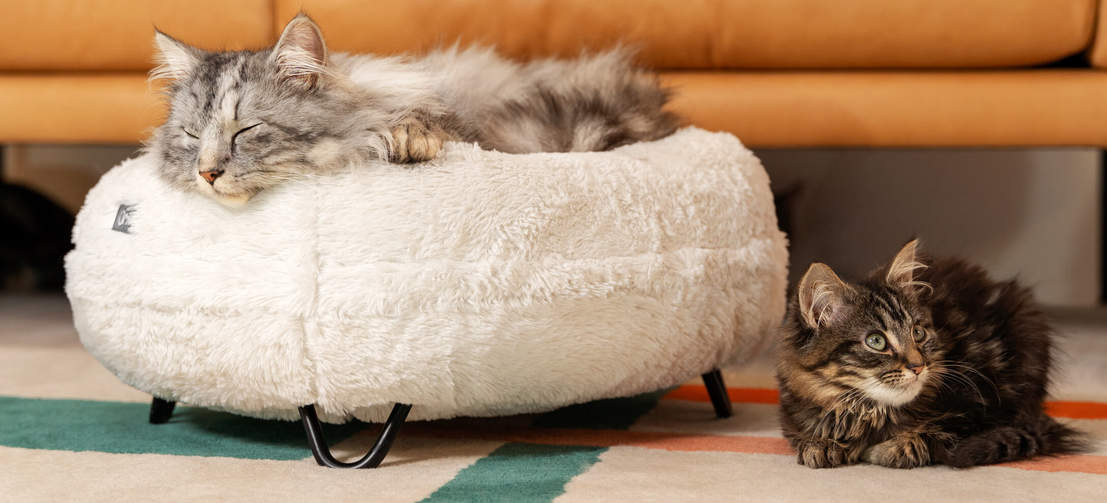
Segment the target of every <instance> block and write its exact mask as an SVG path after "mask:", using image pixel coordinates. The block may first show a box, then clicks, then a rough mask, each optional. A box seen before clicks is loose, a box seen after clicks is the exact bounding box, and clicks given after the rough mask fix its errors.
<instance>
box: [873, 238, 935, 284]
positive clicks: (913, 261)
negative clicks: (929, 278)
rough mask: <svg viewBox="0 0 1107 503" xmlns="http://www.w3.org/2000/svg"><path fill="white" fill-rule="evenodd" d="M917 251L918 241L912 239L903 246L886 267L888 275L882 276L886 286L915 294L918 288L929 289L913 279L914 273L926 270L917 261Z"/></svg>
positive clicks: (924, 266) (923, 265) (924, 265)
mask: <svg viewBox="0 0 1107 503" xmlns="http://www.w3.org/2000/svg"><path fill="white" fill-rule="evenodd" d="M918 250H919V240H918V239H912V240H911V241H909V242H908V243H907V244H905V245H903V248H902V249H900V251H899V253H897V254H896V258H894V259H892V263H891V264H890V265H889V266H888V274H887V275H886V276H884V281H885V282H886V283H888V286H891V287H893V288H898V289H900V290H904V291H906V292H908V293H915V292H916V291H917V290H918V289H919V288H930V285H928V284H927V283H925V282H922V281H918V280H916V279H915V272H916V271H918V270H919V269H926V264H923V263H922V262H920V261H919V259H918Z"/></svg>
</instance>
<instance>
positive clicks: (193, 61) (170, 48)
mask: <svg viewBox="0 0 1107 503" xmlns="http://www.w3.org/2000/svg"><path fill="white" fill-rule="evenodd" d="M154 48H155V49H157V53H156V54H155V55H154V61H155V62H156V63H157V64H158V66H157V67H155V68H154V69H153V70H150V80H158V79H171V80H177V79H180V78H183V77H187V76H188V75H189V74H191V73H192V70H193V69H195V68H196V65H197V64H198V63H199V62H200V58H201V57H202V56H203V54H204V51H201V50H200V49H197V48H195V47H192V46H190V45H188V44H186V43H184V42H181V41H180V40H177V39H175V38H173V37H170V36H169V35H166V34H164V33H162V32H161V30H158V29H157V28H154Z"/></svg>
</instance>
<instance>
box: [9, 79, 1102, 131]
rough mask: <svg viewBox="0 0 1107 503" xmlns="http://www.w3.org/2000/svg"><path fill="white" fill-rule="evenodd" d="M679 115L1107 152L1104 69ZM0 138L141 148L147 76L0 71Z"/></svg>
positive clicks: (890, 82)
mask: <svg viewBox="0 0 1107 503" xmlns="http://www.w3.org/2000/svg"><path fill="white" fill-rule="evenodd" d="M662 80H663V82H664V83H665V84H667V85H670V86H673V87H674V88H675V89H676V91H677V92H676V95H675V99H674V101H673V105H672V108H673V111H675V112H677V113H678V114H679V115H681V116H682V117H684V118H686V119H687V122H688V123H689V124H694V125H697V126H700V127H703V128H706V129H713V130H721V131H729V132H731V133H734V134H736V135H738V137H739V138H741V139H742V141H743V142H744V143H746V144H747V145H750V146H753V147H819V146H822V147H826V146H858V147H862V146H865V147H908V146H923V147H950V146H1023V147H1028V146H1056V145H1088V146H1098V147H1107V121H1104V120H1103V117H1107V100H1104V99H1103V97H1104V96H1107V72H1102V71H1094V70H1019V71H983V72H959V71H958V72H757V73H747V72H734V73H721V72H672V73H666V74H663V75H662ZM0 110H4V113H3V114H0V141H5V142H27V143H36V142H47V143H51V142H63V143H71V142H77V143H89V142H109V143H136V142H138V141H139V140H141V139H143V138H145V137H146V136H148V135H149V133H150V131H151V129H152V128H153V127H154V126H156V125H157V124H158V123H160V122H161V121H162V120H163V117H164V110H165V107H164V104H162V103H161V97H160V96H159V92H158V90H157V89H156V88H151V87H150V86H149V85H148V84H147V83H146V79H145V76H144V75H143V74H141V73H138V72H134V73H132V74H129V75H81V74H62V73H54V74H45V75H5V74H2V73H0Z"/></svg>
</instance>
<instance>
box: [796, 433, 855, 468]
mask: <svg viewBox="0 0 1107 503" xmlns="http://www.w3.org/2000/svg"><path fill="white" fill-rule="evenodd" d="M795 447H796V461H797V462H798V463H799V464H801V465H804V466H807V467H808V468H834V467H836V466H842V465H847V464H851V463H855V462H856V461H857V456H856V455H855V454H852V453H851V452H850V449H849V448H847V447H844V446H842V445H839V444H838V443H836V442H834V441H831V440H804V441H801V442H799V443H798V444H797V445H796V446H795Z"/></svg>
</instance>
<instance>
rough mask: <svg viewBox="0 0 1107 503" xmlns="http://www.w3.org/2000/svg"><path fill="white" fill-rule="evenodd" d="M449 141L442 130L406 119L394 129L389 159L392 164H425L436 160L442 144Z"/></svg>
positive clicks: (416, 120)
mask: <svg viewBox="0 0 1107 503" xmlns="http://www.w3.org/2000/svg"><path fill="white" fill-rule="evenodd" d="M448 139H449V136H448V135H447V134H446V132H445V131H443V130H442V128H439V127H437V126H428V125H427V124H426V123H425V122H423V121H422V120H419V119H415V118H408V119H404V121H403V122H401V123H400V124H398V125H397V126H396V127H394V128H392V149H391V152H390V155H389V157H388V160H389V161H392V162H423V161H429V160H431V159H434V158H435V157H437V156H438V152H439V151H441V150H442V143H443V142H445V141H446V140H448Z"/></svg>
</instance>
